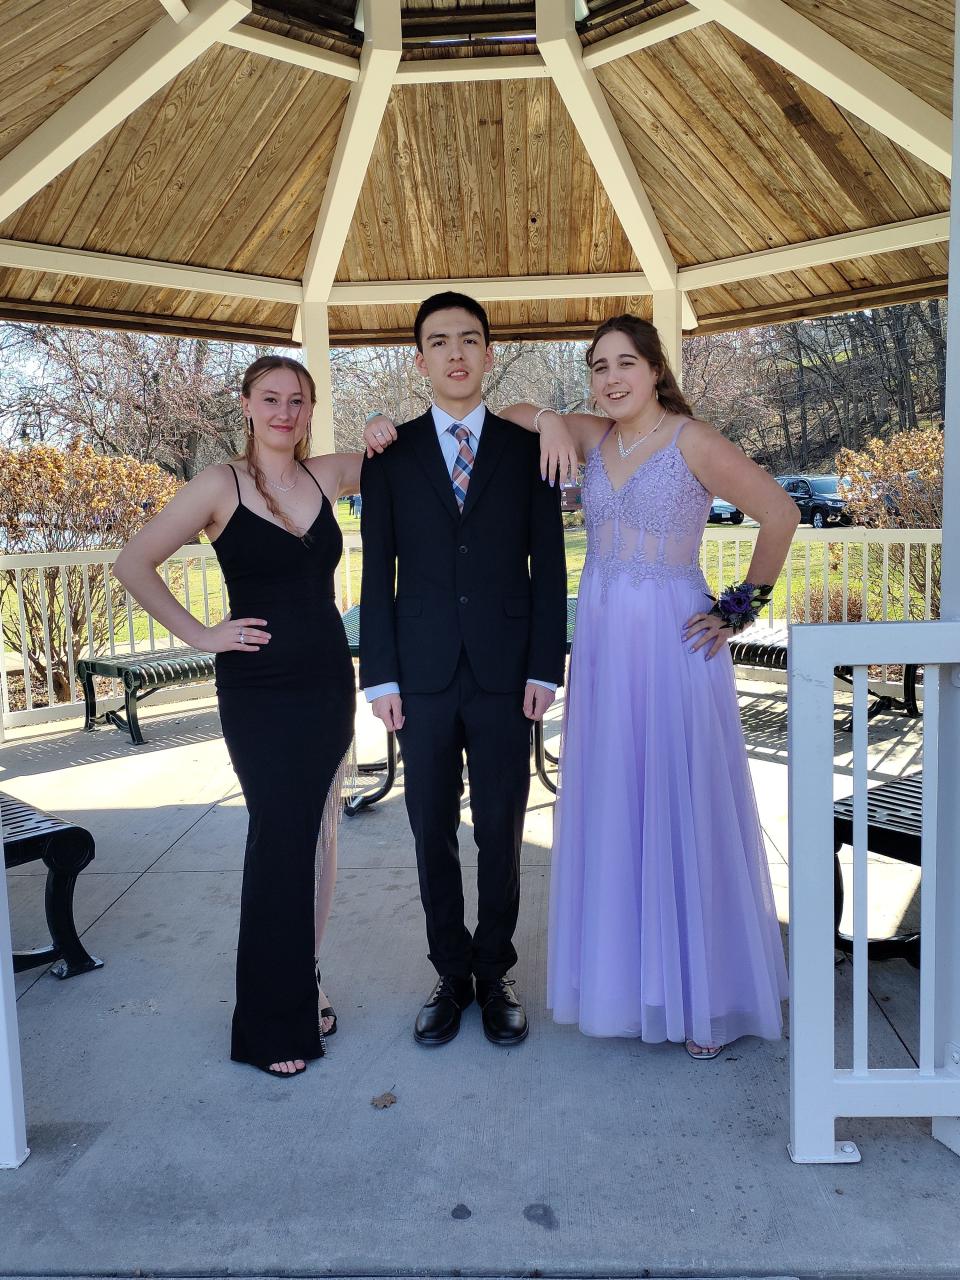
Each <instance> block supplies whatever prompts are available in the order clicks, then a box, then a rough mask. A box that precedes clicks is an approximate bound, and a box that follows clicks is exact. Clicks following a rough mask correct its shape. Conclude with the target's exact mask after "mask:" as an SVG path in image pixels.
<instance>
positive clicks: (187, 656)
mask: <svg viewBox="0 0 960 1280" xmlns="http://www.w3.org/2000/svg"><path fill="white" fill-rule="evenodd" d="M214 656H215V655H214V654H212V653H203V652H201V651H200V650H199V649H161V650H157V651H155V652H153V653H116V654H113V655H109V654H104V655H102V656H101V657H96V658H94V657H86V658H81V659H80V660H79V661H78V662H77V679H78V680H79V681H80V684H81V686H82V688H83V706H84V719H83V727H84V729H85V730H86V731H87V732H88V733H89V732H91V731H92V730H93V729H95V728H96V727H97V722H98V720H103V721H106V722H107V723H109V724H112V725H115V726H116V727H117V728H118V729H126V730H127V731H128V732H129V734H130V740H131V741H132V743H133V745H134V746H135V747H139V746H142V745H143V743H144V741H145V739H144V736H143V733H142V732H141V730H140V720H139V707H140V703H141V702H144V701H145V700H146V699H147V698H149V697H150V696H151V694H154V693H156V692H157V690H158V689H166V688H168V687H170V686H171V685H185V684H196V683H198V682H199V681H203V680H212V679H213V677H214V674H215V672H214ZM94 676H107V677H109V678H110V679H113V680H120V681H122V683H123V712H120V711H105V712H104V713H103V715H101V716H98V715H97V692H96V689H95V688H94V683H93V678H94Z"/></svg>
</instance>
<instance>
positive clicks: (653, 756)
mask: <svg viewBox="0 0 960 1280" xmlns="http://www.w3.org/2000/svg"><path fill="white" fill-rule="evenodd" d="M587 363H588V365H589V367H590V380H591V387H592V391H593V395H594V398H595V400H596V403H597V407H598V409H599V411H600V413H601V414H603V415H605V416H604V417H595V416H592V415H589V414H568V415H564V416H563V417H562V418H561V417H560V416H559V415H557V414H554V413H552V412H549V411H547V410H539V409H538V408H537V406H536V405H514V406H512V407H511V408H508V409H505V410H503V411H502V416H503V417H505V418H508V419H511V420H512V421H514V422H516V423H518V424H519V425H520V426H523V427H526V428H528V429H534V430H539V431H540V432H541V435H542V437H543V449H542V457H543V461H544V467H543V470H544V474H545V475H546V474H548V473H549V474H551V475H552V474H553V473H554V471H555V470H557V469H559V471H560V473H561V474H563V473H564V472H566V471H567V470H568V469H571V468H572V467H574V466H575V465H576V463H577V462H578V461H580V462H585V463H586V475H585V480H584V486H583V510H584V516H585V519H586V526H587V556H586V561H585V563H584V568H583V575H582V577H581V580H580V592H579V599H578V604H577V626H576V634H575V636H574V641H573V650H572V658H571V669H570V680H569V687H568V693H567V698H566V706H565V710H564V732H563V745H562V748H561V762H560V790H559V795H558V798H557V809H556V818H555V827H554V843H553V868H552V877H551V888H550V925H549V937H548V980H547V995H548V1004H549V1006H550V1008H551V1009H552V1010H553V1016H554V1018H555V1019H556V1021H557V1022H561V1023H576V1024H578V1025H579V1027H580V1029H581V1031H583V1032H585V1033H586V1034H587V1035H595V1036H637V1037H640V1038H641V1039H643V1040H648V1041H652V1042H659V1041H664V1040H671V1041H676V1042H682V1043H685V1044H686V1048H687V1051H688V1053H690V1054H691V1056H692V1057H695V1058H714V1057H716V1056H717V1055H718V1054H719V1052H720V1050H721V1049H722V1047H723V1046H724V1045H725V1044H728V1043H729V1042H730V1041H732V1040H735V1039H737V1038H738V1037H739V1036H743V1035H756V1036H762V1037H765V1038H768V1039H776V1038H779V1036H780V1034H781V1030H782V1024H781V1013H780V1002H781V1000H782V999H783V997H784V996H785V995H786V971H785V966H784V960H783V949H782V946H781V941H780V931H779V926H778V923H777V917H776V912H775V910H774V904H773V895H772V892H771V888H770V877H769V873H768V869H767V863H766V857H765V852H764V845H763V836H762V834H761V830H760V822H759V819H758V816H757V807H756V801H755V799H754V794H753V786H752V782H751V778H750V772H749V767H748V764H747V756H746V750H745V747H744V741H743V733H742V730H741V726H740V715H739V709H738V705H737V693H736V687H735V684H734V678H733V664H732V662H731V659H730V654H729V651H728V649H727V645H726V642H727V640H728V639H729V638H730V636H731V635H732V634H733V631H734V629H739V628H740V627H741V626H742V625H743V624H744V623H745V622H747V621H749V619H750V617H751V615H752V614H753V613H755V611H756V609H757V607H758V602H762V601H763V600H764V599H765V598H766V597H767V593H768V592H769V587H766V588H765V587H763V585H762V584H769V583H772V582H774V581H775V580H776V578H777V576H778V574H779V572H780V569H781V568H782V566H783V562H784V560H785V558H786V555H787V551H788V549H789V546H790V540H791V538H792V536H793V531H794V529H795V528H796V525H797V521H798V511H797V507H796V504H795V503H794V502H793V501H792V500H791V499H790V498H788V497H787V495H786V494H785V493H784V492H783V490H782V489H781V488H780V486H779V485H778V484H777V483H776V482H775V481H774V480H773V479H772V477H771V476H769V475H768V474H767V473H766V472H765V471H763V470H761V469H760V468H759V467H757V466H756V465H755V464H754V463H752V462H751V461H749V459H747V458H746V457H744V455H743V454H742V453H741V452H740V450H739V449H737V448H736V447H735V446H734V445H733V444H731V443H730V442H729V441H727V440H726V439H724V437H723V436H721V435H720V434H719V433H718V432H717V431H715V430H714V429H713V428H712V427H710V426H708V425H707V424H706V423H705V422H699V421H697V420H696V419H694V417H693V414H692V412H691V410H690V407H689V405H688V404H687V403H686V401H685V400H684V398H683V396H682V394H681V392H680V389H679V388H678V386H677V383H676V379H675V378H674V376H673V374H672V373H671V371H670V369H669V366H668V364H667V361H666V359H665V357H664V354H663V350H662V348H661V345H660V338H659V335H658V334H657V331H656V329H655V328H654V327H653V325H651V324H648V323H647V322H646V321H644V320H639V319H637V318H636V317H634V316H629V315H627V316H617V317H615V318H613V319H611V320H607V321H605V322H604V323H603V324H602V325H601V326H600V327H599V329H598V330H597V331H596V333H595V335H594V338H593V342H592V343H591V345H590V347H589V349H588V352H587ZM365 434H366V441H367V444H368V446H369V447H370V448H372V449H375V450H380V449H382V448H384V447H386V446H388V445H389V444H390V443H391V442H392V439H393V437H394V434H395V433H394V431H393V428H392V425H391V423H390V422H389V420H387V419H385V418H383V417H378V418H376V419H374V420H372V421H371V422H370V423H369V424H368V427H367V430H366V433H365ZM711 494H720V495H721V496H722V497H724V498H726V499H728V500H729V501H731V502H733V503H735V504H736V506H738V507H739V508H740V509H741V510H743V511H745V512H746V513H747V514H748V515H750V516H752V517H754V518H755V519H756V520H757V521H758V523H759V525H760V529H759V533H758V536H757V543H756V549H755V552H754V555H753V559H752V561H751V564H750V570H749V573H748V578H747V583H746V584H743V585H742V587H741V589H740V590H737V591H730V592H725V593H724V594H723V596H721V599H720V601H719V602H718V604H717V605H714V601H713V598H712V597H711V595H710V593H709V591H708V588H707V584H706V582H705V580H704V577H703V574H702V573H701V571H700V565H699V548H700V541H701V538H702V536H703V530H704V526H705V524H706V520H707V515H708V512H709V510H710V501H711ZM751 584H760V586H754V585H751ZM730 624H732V625H730Z"/></svg>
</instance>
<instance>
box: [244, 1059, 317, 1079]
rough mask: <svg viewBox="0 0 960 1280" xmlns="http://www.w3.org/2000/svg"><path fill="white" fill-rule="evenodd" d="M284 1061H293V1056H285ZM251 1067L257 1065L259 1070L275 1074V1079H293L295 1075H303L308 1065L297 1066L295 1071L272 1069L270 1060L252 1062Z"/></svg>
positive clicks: (269, 1074)
mask: <svg viewBox="0 0 960 1280" xmlns="http://www.w3.org/2000/svg"><path fill="white" fill-rule="evenodd" d="M283 1061H284V1062H292V1061H293V1059H292V1058H284V1059H283ZM250 1066H251V1067H256V1068H257V1070H258V1071H262V1072H263V1073H264V1075H268V1076H273V1078H274V1080H292V1079H293V1077H294V1076H302V1075H303V1073H304V1072H305V1071H306V1069H307V1068H306V1067H305V1066H304V1067H296V1068H295V1069H294V1070H293V1071H271V1070H270V1064H269V1062H266V1063H264V1062H251V1063H250Z"/></svg>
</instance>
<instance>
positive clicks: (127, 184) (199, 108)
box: [81, 55, 237, 261]
mask: <svg viewBox="0 0 960 1280" xmlns="http://www.w3.org/2000/svg"><path fill="white" fill-rule="evenodd" d="M225 70H226V74H225ZM236 70H237V67H236V65H233V66H231V67H229V68H228V69H225V68H224V67H223V66H222V64H221V62H220V60H219V59H217V58H213V59H210V58H209V57H208V56H207V55H204V57H203V58H201V59H198V62H197V63H194V65H193V66H191V67H188V68H187V69H186V70H185V71H184V72H183V73H182V74H181V75H179V76H177V78H176V79H175V80H174V81H173V82H172V83H171V84H170V85H168V86H167V87H166V89H165V90H161V92H160V93H158V94H157V95H155V97H154V98H153V99H151V101H150V102H149V103H146V104H144V106H143V107H141V108H140V110H139V111H136V112H134V113H133V115H132V116H131V117H129V118H128V119H127V120H125V121H124V123H123V124H122V125H120V126H119V127H118V129H117V130H116V131H115V132H116V143H117V144H118V145H119V147H120V149H121V153H122V156H123V159H124V160H125V163H123V164H119V165H117V164H107V163H104V165H103V167H102V170H101V174H100V175H98V182H97V183H96V184H95V187H94V188H93V189H92V190H91V193H90V196H88V199H87V201H86V202H85V203H86V204H87V206H88V212H89V226H88V228H87V230H86V234H85V235H84V238H83V240H82V241H81V243H83V244H84V247H87V248H91V249H102V250H104V251H106V250H107V248H108V247H109V246H115V247H116V248H117V249H118V250H119V251H120V252H122V253H127V254H132V255H133V256H136V257H144V258H146V257H150V258H160V259H165V258H172V257H176V258H178V259H180V260H181V261H186V260H188V255H187V253H186V252H184V249H185V240H184V237H185V234H187V233H188V229H189V230H192V229H193V228H194V227H195V225H196V223H195V222H194V221H191V220H189V219H187V218H183V219H182V220H180V222H179V226H178V228H177V235H176V237H175V239H174V240H173V242H172V243H167V244H164V243H162V242H161V243H159V244H158V243H157V240H158V237H159V236H160V233H161V231H162V229H163V227H164V226H165V225H166V223H167V222H168V220H169V217H170V212H171V210H174V211H176V210H177V209H178V208H179V207H180V204H181V202H182V201H183V200H184V199H185V196H186V193H189V194H190V195H191V196H193V198H194V199H195V200H198V199H199V195H200V191H201V190H202V184H203V182H204V181H205V180H208V179H209V175H208V174H207V172H206V170H205V168H204V166H203V163H202V160H203V158H204V157H205V152H206V147H207V139H208V137H209V135H210V134H211V133H214V132H216V131H217V130H218V129H219V128H221V127H222V125H223V123H224V121H227V120H230V119H231V113H230V107H231V105H232V102H231V97H230V95H231V91H232V90H233V84H234V76H235V74H236ZM216 155H217V158H220V157H223V156H227V157H229V156H232V155H233V151H232V149H231V148H229V147H221V148H220V149H219V151H218V152H217V153H216ZM214 167H215V166H214ZM81 234H83V233H81Z"/></svg>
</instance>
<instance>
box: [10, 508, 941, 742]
mask: <svg viewBox="0 0 960 1280" xmlns="http://www.w3.org/2000/svg"><path fill="white" fill-rule="evenodd" d="M756 537H757V529H756V528H755V527H749V526H736V527H728V526H719V525H709V526H708V527H707V531H706V533H705V535H704V540H703V546H702V552H701V560H702V563H703V567H704V572H705V574H706V576H707V580H708V581H709V582H710V583H711V585H712V586H714V587H717V586H719V585H726V584H728V583H730V582H739V581H741V580H742V578H743V577H744V576H745V575H746V572H747V566H748V564H749V562H750V556H751V555H752V553H753V545H754V543H755V541H756ZM939 545H940V531H939V529H896V530H893V529H862V528H852V527H851V528H844V529H806V528H805V529H798V530H797V533H796V535H795V537H794V541H793V545H792V547H791V553H790V556H789V558H788V561H787V565H786V567H785V569H784V572H783V573H782V574H781V577H780V580H779V582H778V584H777V588H776V591H775V592H774V596H773V599H772V601H771V604H770V606H769V608H768V611H767V616H768V618H769V621H770V622H782V621H787V620H793V621H797V620H800V621H808V622H809V621H814V622H815V621H828V620H831V619H832V620H834V621H836V620H838V619H842V620H843V621H847V620H850V621H859V620H860V619H864V618H869V619H871V620H889V619H893V620H899V619H902V618H903V617H905V616H906V617H910V616H911V615H912V616H913V617H914V618H917V617H923V618H929V617H930V616H931V605H932V582H933V560H934V554H935V553H936V554H939V550H938V549H939ZM116 556H117V552H116V551H111V550H102V551H75V552H62V553H59V554H49V555H13V556H0V589H2V607H3V616H4V620H5V621H6V622H8V623H9V622H11V621H13V622H14V623H15V624H17V625H15V628H14V629H15V630H18V631H19V634H21V635H22V634H28V635H33V636H34V637H35V644H36V649H37V652H36V654H35V655H34V661H33V662H32V663H31V662H30V661H29V657H27V658H25V657H24V655H23V653H22V652H21V648H20V647H17V646H15V645H12V644H11V643H10V641H9V639H8V638H7V637H6V636H5V637H4V639H3V641H2V644H0V697H2V706H3V720H2V726H0V732H2V728H3V727H6V728H12V727H15V726H17V725H21V724H30V723H38V722H43V721H47V720H57V719H61V718H64V717H70V716H76V715H78V714H79V712H80V710H81V704H80V702H79V701H77V700H76V692H77V689H76V680H75V665H76V658H77V657H78V656H79V655H80V654H82V653H85V652H88V651H89V649H90V647H91V639H92V642H93V648H94V649H95V650H96V651H97V652H106V653H111V654H112V653H117V652H125V653H130V652H136V651H138V650H142V651H147V650H154V649H163V648H177V647H178V646H179V642H178V641H177V640H176V639H175V638H174V637H171V636H170V634H169V633H168V632H167V631H166V630H165V628H163V627H160V626H159V625H158V624H157V623H155V622H154V621H153V619H152V618H150V617H149V616H148V615H147V614H145V613H144V611H143V610H142V609H140V608H139V606H138V605H136V604H135V603H134V602H133V601H131V600H130V599H129V598H128V597H126V595H125V593H123V592H122V591H121V590H120V589H119V588H118V587H117V588H114V590H107V587H108V585H109V583H110V566H111V565H112V563H113V561H114V559H115V558H116ZM361 557H362V552H361V547H360V536H359V534H355V533H354V534H346V535H345V536H344V556H343V559H342V560H341V562H340V567H339V569H338V579H337V582H338V586H337V591H338V600H339V604H340V607H341V609H342V610H346V609H348V608H349V607H350V606H351V605H352V604H353V603H354V602H355V601H356V600H357V599H358V598H359V593H360V568H361ZM904 564H906V565H908V566H910V568H911V572H910V573H908V574H904V573H903V566H904ZM865 567H866V572H865V571H864V568H865ZM162 572H163V575H164V580H165V581H166V582H167V584H168V585H169V586H170V588H171V590H173V592H174V594H175V595H176V596H177V598H178V599H179V600H180V602H181V603H182V604H183V605H185V606H186V608H188V609H189V610H190V611H191V612H193V613H194V614H196V616H197V617H200V618H202V619H203V620H204V622H205V623H210V622H216V621H218V620H219V619H220V618H222V617H223V615H224V612H225V611H226V594H225V591H224V585H223V581H222V578H221V576H220V568H219V565H218V563H217V560H216V556H215V555H214V552H213V548H212V547H210V546H209V545H207V544H196V545H191V546H185V547H181V548H180V550H179V551H178V552H177V553H176V555H174V556H172V557H171V558H170V559H169V560H168V561H167V562H166V564H165V565H164V566H163V570H162ZM41 583H42V584H43V589H42V590H40V585H41ZM65 612H67V613H70V612H72V613H73V614H74V620H73V624H72V626H71V628H70V629H71V631H72V633H73V635H74V641H75V644H74V645H73V646H69V645H65V644H64V642H63V636H64V634H65V632H64V627H63V617H64V613H65ZM58 637H59V639H58ZM777 674H778V673H764V676H765V678H776V676H777ZM885 681H886V674H885V673H884V676H883V681H881V684H883V683H884V682H885ZM874 687H875V688H876V687H877V685H876V682H874ZM893 690H894V686H893V685H890V688H889V690H887V691H891V692H892V691H893ZM205 692H209V690H208V689H206V688H205V687H204V686H194V688H193V690H192V694H193V696H202V695H203V694H204V693H205ZM165 694H166V695H168V696H169V697H170V698H177V697H181V698H182V697H184V691H182V690H179V691H178V690H168V691H165V693H161V694H159V695H158V697H157V700H158V701H163V700H164V697H165ZM109 705H110V704H109V703H107V704H106V706H107V707H109Z"/></svg>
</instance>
